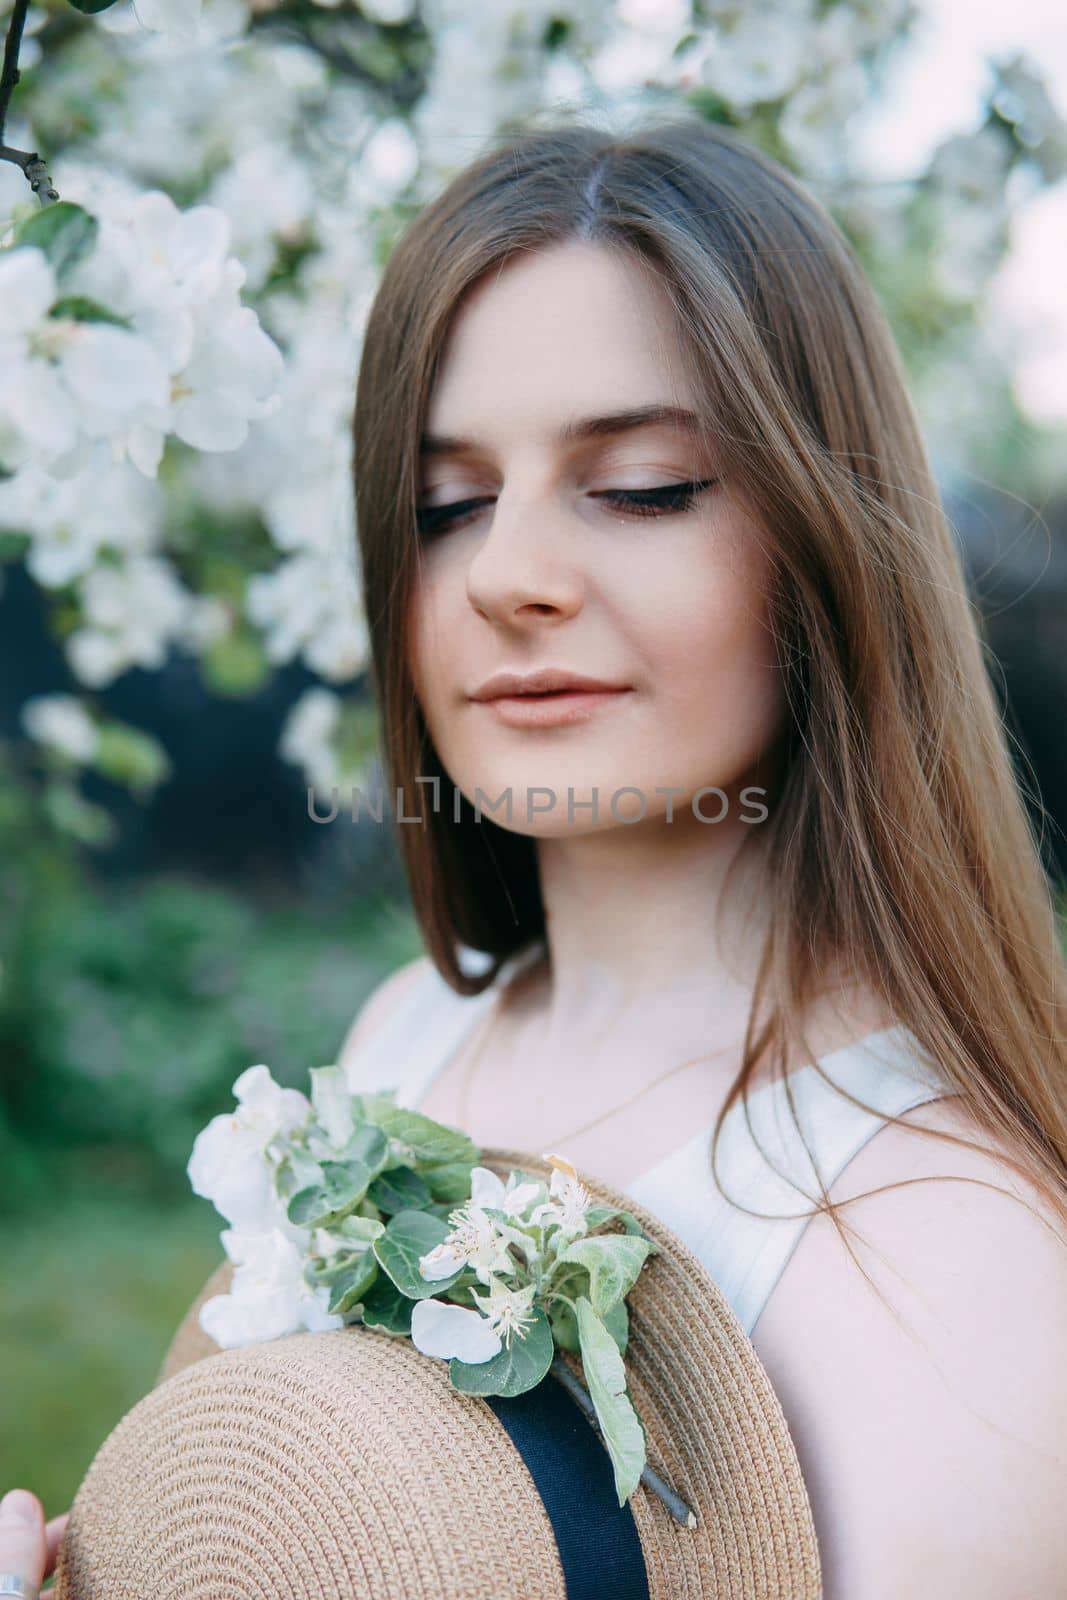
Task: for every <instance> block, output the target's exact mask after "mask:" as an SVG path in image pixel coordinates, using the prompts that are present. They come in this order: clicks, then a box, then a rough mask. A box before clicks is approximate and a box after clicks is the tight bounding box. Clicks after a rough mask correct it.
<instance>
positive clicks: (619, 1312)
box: [600, 1300, 630, 1356]
mask: <svg viewBox="0 0 1067 1600" xmlns="http://www.w3.org/2000/svg"><path fill="white" fill-rule="evenodd" d="M600 1320H601V1321H602V1322H603V1324H604V1326H605V1328H607V1330H608V1332H609V1333H610V1334H611V1337H612V1338H613V1339H614V1340H615V1343H616V1344H617V1345H618V1347H619V1354H620V1356H624V1355H625V1354H626V1346H627V1344H628V1343H629V1341H630V1312H629V1309H628V1307H627V1304H626V1301H625V1300H620V1301H619V1303H618V1305H616V1306H612V1308H611V1310H610V1311H609V1312H608V1313H607V1314H606V1315H605V1316H603V1317H601V1319H600Z"/></svg>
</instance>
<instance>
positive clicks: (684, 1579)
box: [55, 1150, 821, 1600]
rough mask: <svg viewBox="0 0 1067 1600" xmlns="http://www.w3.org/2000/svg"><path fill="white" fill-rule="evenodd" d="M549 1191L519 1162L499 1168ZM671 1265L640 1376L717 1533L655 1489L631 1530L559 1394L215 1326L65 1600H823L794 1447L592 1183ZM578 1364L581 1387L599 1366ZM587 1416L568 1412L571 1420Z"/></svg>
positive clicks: (634, 1327) (663, 1231)
mask: <svg viewBox="0 0 1067 1600" xmlns="http://www.w3.org/2000/svg"><path fill="white" fill-rule="evenodd" d="M482 1164H483V1165H485V1166H488V1167H491V1168H492V1169H493V1170H494V1171H496V1172H498V1173H499V1174H500V1176H501V1177H506V1176H507V1174H508V1172H509V1171H510V1169H511V1168H512V1167H522V1168H524V1169H525V1170H526V1171H528V1172H533V1173H536V1174H538V1175H539V1176H544V1177H546V1178H547V1177H548V1176H550V1168H549V1167H548V1165H547V1164H546V1163H545V1162H544V1161H542V1160H541V1159H540V1158H538V1157H530V1156H529V1155H527V1154H526V1153H524V1152H518V1151H500V1150H492V1151H486V1152H483V1156H482ZM579 1176H580V1177H581V1180H582V1182H583V1183H584V1184H585V1185H586V1186H587V1188H589V1189H590V1190H591V1191H592V1193H593V1195H594V1197H595V1199H596V1201H597V1202H598V1203H602V1204H606V1205H617V1206H621V1207H624V1208H625V1209H627V1210H629V1211H630V1212H632V1213H633V1215H634V1216H635V1217H636V1218H637V1220H638V1221H639V1222H640V1224H641V1226H642V1227H643V1228H644V1229H645V1231H646V1232H647V1233H648V1234H649V1236H650V1237H651V1238H652V1239H654V1240H655V1242H656V1243H657V1244H658V1245H659V1246H660V1247H661V1252H662V1253H661V1254H659V1255H654V1256H652V1257H651V1258H650V1259H649V1262H648V1264H647V1266H646V1267H645V1269H644V1270H643V1271H642V1272H641V1274H640V1276H639V1277H638V1280H637V1283H636V1284H635V1286H634V1288H633V1289H632V1290H631V1292H630V1295H629V1297H628V1299H629V1306H630V1335H629V1343H628V1346H627V1350H626V1355H625V1363H626V1371H627V1379H628V1385H629V1391H630V1394H631V1396H632V1398H633V1402H634V1405H635V1406H636V1408H637V1412H638V1415H639V1416H640V1417H641V1419H642V1421H643V1423H644V1425H645V1429H646V1436H647V1437H646V1443H647V1457H648V1462H649V1464H650V1465H651V1466H653V1467H654V1468H655V1469H656V1470H657V1471H658V1472H659V1473H660V1474H661V1476H662V1477H663V1478H664V1479H665V1480H666V1482H667V1483H668V1484H669V1485H670V1486H671V1488H673V1489H674V1490H676V1491H677V1493H678V1494H679V1495H681V1497H682V1498H683V1500H685V1501H686V1502H687V1503H688V1505H689V1506H691V1507H692V1509H693V1510H694V1511H695V1513H696V1516H697V1526H696V1527H695V1528H690V1527H686V1526H683V1525H682V1524H681V1523H680V1522H679V1521H677V1520H676V1519H675V1518H674V1517H673V1516H672V1515H671V1513H670V1512H669V1511H668V1510H667V1508H666V1507H665V1505H664V1504H663V1502H662V1500H660V1499H659V1498H658V1496H656V1495H655V1494H653V1493H652V1492H650V1490H649V1489H648V1488H647V1486H646V1485H645V1484H644V1483H642V1484H640V1485H639V1486H638V1488H637V1490H636V1491H635V1493H634V1495H633V1496H632V1497H631V1499H630V1500H629V1501H628V1502H627V1504H626V1505H625V1506H624V1507H623V1508H622V1509H621V1510H620V1508H619V1506H618V1500H617V1497H616V1495H615V1491H614V1486H613V1480H612V1473H611V1468H610V1461H609V1457H608V1454H607V1451H606V1449H605V1447H604V1445H603V1443H602V1441H601V1440H600V1439H599V1437H598V1436H597V1434H596V1433H595V1432H594V1430H593V1428H592V1427H591V1426H590V1425H589V1423H588V1422H587V1421H586V1420H585V1418H584V1417H583V1416H582V1415H581V1413H580V1412H579V1411H578V1409H577V1407H576V1406H575V1405H574V1402H573V1400H571V1399H570V1397H569V1395H567V1393H566V1391H565V1389H564V1387H563V1385H562V1384H560V1383H559V1382H558V1381H557V1380H556V1378H555V1377H554V1376H552V1375H551V1374H549V1375H548V1376H546V1377H545V1378H544V1379H543V1380H542V1382H541V1383H540V1384H538V1385H537V1387H536V1388H535V1389H533V1390H530V1391H528V1392H527V1394H525V1395H522V1396H518V1397H516V1398H515V1399H513V1400H499V1399H495V1398H494V1399H492V1400H485V1399H481V1398H479V1397H477V1396H472V1395H466V1394H461V1393H459V1392H458V1391H457V1390H455V1389H453V1388H452V1385H451V1381H450V1379H449V1375H448V1365H447V1363H446V1362H445V1361H439V1360H436V1359H434V1358H433V1357H430V1356H425V1355H423V1354H422V1353H421V1352H420V1351H418V1350H416V1349H415V1347H414V1346H413V1345H412V1343H411V1342H410V1340H409V1339H406V1338H396V1337H390V1336H389V1335H388V1334H384V1333H381V1332H377V1331H375V1330H373V1329H370V1328H364V1327H361V1326H358V1325H353V1326H347V1327H345V1328H341V1329H338V1330H336V1331H334V1332H328V1333H309V1332H301V1333H296V1334H290V1335H289V1336H287V1337H285V1338H281V1339H275V1340H271V1341H268V1342H262V1343H257V1344H251V1345H243V1346H241V1347H239V1348H237V1349H232V1350H219V1348H218V1346H217V1345H215V1343H214V1342H213V1341H212V1340H211V1339H210V1338H209V1337H208V1336H207V1335H206V1334H205V1333H203V1332H202V1331H201V1329H200V1327H199V1324H198V1322H197V1313H198V1311H199V1307H200V1305H201V1304H202V1303H203V1301H204V1300H205V1299H206V1298H208V1297H209V1296H210V1295H212V1294H219V1293H224V1292H225V1290H226V1288H227V1287H228V1283H229V1279H230V1274H231V1271H232V1268H231V1266H230V1263H229V1262H224V1263H223V1265H222V1266H221V1267H220V1268H219V1269H218V1270H217V1271H216V1272H215V1273H214V1274H213V1276H212V1277H211V1278H210V1279H209V1280H208V1282H207V1284H206V1285H205V1286H204V1289H203V1290H202V1291H201V1294H200V1296H199V1297H198V1299H197V1300H196V1301H195V1302H194V1304H193V1306H192V1307H191V1308H190V1310H189V1312H188V1313H187V1315H186V1317H185V1320H184V1321H183V1323H182V1324H181V1326H180V1327H179V1329H178V1331H177V1333H176V1335H175V1337H174V1339H173V1341H172V1343H171V1345H170V1348H169V1350H168V1352H167V1355H166V1358H165V1361H164V1363H163V1367H162V1369H161V1371H160V1376H159V1380H158V1382H157V1385H156V1387H155V1388H154V1389H153V1390H152V1391H151V1392H150V1393H149V1394H148V1395H146V1396H145V1398H144V1399H143V1400H141V1401H140V1402H139V1403H138V1404H137V1405H136V1406H134V1408H133V1410H132V1411H130V1412H129V1413H128V1414H127V1415H126V1416H125V1417H124V1418H123V1419H122V1421H121V1422H119V1424H118V1426H117V1427H116V1428H115V1429H114V1431H113V1432H112V1433H111V1434H110V1436H109V1437H108V1438H107V1439H106V1440H105V1441H104V1443H103V1445H102V1446H101V1448H100V1450H99V1451H98V1453H97V1455H96V1457H95V1459H94V1461H93V1462H92V1465H91V1466H90V1468H89V1471H88V1473H87V1475H86V1477H85V1478H84V1480H83V1482H82V1484H81V1486H80V1487H79V1489H78V1492H77V1494H76V1496H75V1499H74V1502H73V1505H72V1507H71V1514H70V1521H69V1523H68V1526H67V1531H66V1535H65V1538H64V1540H63V1544H62V1546H61V1549H60V1554H59V1560H58V1563H57V1567H56V1591H55V1592H56V1597H57V1600H179V1597H181V1600H293V1596H296V1595H299V1596H301V1597H302V1600H357V1597H358V1600H577V1597H578V1596H584V1595H586V1594H587V1593H592V1592H594V1590H593V1586H594V1585H595V1590H596V1592H598V1593H609V1594H611V1595H612V1596H613V1600H624V1597H625V1600H628V1597H629V1596H631V1595H633V1596H648V1597H649V1600H680V1597H682V1596H693V1597H696V1596H701V1597H704V1600H713V1597H714V1600H726V1597H729V1600H757V1597H759V1600H771V1597H773V1600H786V1597H788V1600H818V1596H819V1595H820V1593H821V1585H820V1575H819V1556H818V1549H817V1545H816V1540H815V1530H814V1526H813V1523H812V1517H811V1508H810V1506H809V1503H808V1497H807V1494H806V1492H805V1487H804V1482H803V1479H802V1477H801V1473H800V1468H799V1465H798V1462H797V1457H796V1453H795V1450H794V1447H793V1442H792V1440H791V1438H790V1435H789V1430H788V1427H787V1425H786V1421H785V1417H784V1416H783V1413H782V1408H781V1406H780V1404H779V1402H778V1399H777V1397H776V1395H775V1393H774V1391H773V1389H772V1388H771V1384H770V1380H769V1379H768V1377H767V1374H766V1372H765V1370H764V1368H763V1366H762V1364H761V1362H760V1360H759V1357H758V1356H757V1354H756V1351H755V1349H754V1348H753V1346H752V1344H751V1342H750V1341H749V1339H748V1337H747V1335H746V1334H745V1332H744V1330H743V1328H742V1327H741V1325H740V1323H739V1322H738V1321H737V1319H736V1317H735V1316H734V1314H733V1311H732V1310H731V1308H730V1306H729V1304H728V1302H727V1301H726V1300H725V1298H724V1297H723V1295H722V1293H721V1292H720V1290H719V1289H718V1288H717V1287H716V1285H715V1283H714V1282H713V1280H712V1279H711V1277H710V1276H709V1275H708V1273H707V1271H706V1270H705V1268H704V1267H703V1266H702V1264H701V1263H700V1262H699V1261H698V1260H697V1258H696V1257H695V1256H694V1255H693V1254H692V1253H691V1252H690V1251H689V1250H688V1249H687V1248H686V1246H685V1245H684V1244H683V1243H682V1242H681V1241H680V1240H679V1239H678V1238H677V1237H676V1236H675V1235H674V1234H673V1233H672V1232H671V1231H670V1230H669V1229H667V1228H666V1227H665V1226H664V1225H663V1224H662V1223H660V1222H659V1221H658V1220H657V1219H656V1218H655V1217H654V1216H653V1215H652V1214H651V1213H650V1212H647V1211H644V1210H643V1209H642V1208H641V1207H640V1206H637V1205H635V1204H634V1203H632V1202H631V1201H630V1199H629V1197H628V1196H625V1195H622V1194H620V1193H618V1192H616V1191H614V1190H612V1189H609V1188H608V1187H606V1186H605V1185H604V1184H601V1183H599V1182H597V1181H596V1180H593V1179H589V1178H587V1177H586V1176H585V1174H584V1173H582V1174H579ZM566 1360H567V1364H568V1365H569V1366H570V1367H571V1368H572V1370H573V1371H574V1372H576V1373H577V1374H578V1375H579V1376H580V1375H581V1366H580V1362H579V1361H578V1358H577V1357H575V1356H572V1355H570V1354H569V1353H568V1354H567V1356H566ZM568 1408H570V1410H569V1411H568Z"/></svg>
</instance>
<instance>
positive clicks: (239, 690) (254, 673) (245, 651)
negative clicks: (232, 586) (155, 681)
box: [200, 622, 273, 700]
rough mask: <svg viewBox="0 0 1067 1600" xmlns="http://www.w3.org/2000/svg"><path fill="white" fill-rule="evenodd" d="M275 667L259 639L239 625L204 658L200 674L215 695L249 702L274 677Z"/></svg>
mask: <svg viewBox="0 0 1067 1600" xmlns="http://www.w3.org/2000/svg"><path fill="white" fill-rule="evenodd" d="M272 670H273V669H272V667H271V663H270V660H269V659H268V656H267V653H266V650H265V649H264V647H263V645H262V643H261V642H260V639H259V637H258V636H257V635H256V634H255V633H253V632H252V631H251V629H250V628H248V627H247V626H246V625H245V624H244V623H241V622H238V623H235V624H234V627H233V629H232V631H231V632H230V633H225V634H223V635H222V636H221V638H218V639H215V640H214V641H213V642H212V643H211V644H209V645H208V647H207V648H206V650H204V651H202V652H201V655H200V674H201V676H202V678H203V680H204V684H205V687H206V688H207V689H209V690H210V691H211V692H212V693H213V694H218V695H226V696H228V697H230V698H232V699H235V700H243V699H247V698H248V697H249V696H250V695H253V694H255V693H256V692H257V690H259V689H262V687H263V685H264V684H265V683H266V682H267V680H268V679H269V678H270V675H271V672H272Z"/></svg>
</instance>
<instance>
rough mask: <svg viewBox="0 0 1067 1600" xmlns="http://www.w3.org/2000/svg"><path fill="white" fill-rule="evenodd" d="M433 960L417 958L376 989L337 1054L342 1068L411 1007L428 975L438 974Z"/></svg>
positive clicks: (364, 1003) (362, 1006)
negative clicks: (401, 1012)
mask: <svg viewBox="0 0 1067 1600" xmlns="http://www.w3.org/2000/svg"><path fill="white" fill-rule="evenodd" d="M435 970H436V969H435V967H434V964H433V962H432V961H431V960H430V957H429V956H426V955H423V956H416V957H415V959H414V960H413V961H405V962H404V964H403V965H402V966H399V967H397V968H396V970H395V971H393V972H390V973H389V975H388V977H386V978H383V979H382V981H381V982H380V983H378V984H376V985H375V987H374V988H373V989H372V990H371V992H370V994H369V995H368V996H367V998H366V999H365V1000H364V1002H363V1004H362V1005H361V1006H360V1008H359V1010H358V1011H357V1013H356V1016H355V1019H354V1021H353V1022H352V1025H351V1027H350V1028H349V1030H348V1032H347V1033H346V1034H345V1037H344V1040H343V1042H342V1044H341V1048H340V1049H339V1051H338V1053H337V1063H338V1065H339V1066H342V1067H345V1066H347V1065H348V1064H349V1063H350V1062H351V1061H352V1060H353V1059H354V1058H355V1056H356V1054H357V1053H358V1052H359V1051H360V1050H362V1049H363V1047H364V1045H366V1044H367V1043H368V1041H369V1040H370V1039H371V1038H372V1037H373V1036H374V1035H376V1034H377V1033H378V1032H379V1031H380V1029H381V1028H383V1027H384V1026H385V1025H386V1023H387V1022H388V1021H389V1020H390V1018H391V1017H392V1016H393V1015H394V1013H395V1012H397V1011H399V1010H400V1008H401V1007H402V1006H403V1005H405V1004H406V1003H407V1001H408V1000H409V999H410V998H411V996H412V995H413V994H414V993H415V992H416V990H417V989H418V988H419V986H420V985H421V984H422V983H423V981H424V980H425V978H426V977H427V975H428V974H429V973H431V972H433V971H435Z"/></svg>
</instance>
